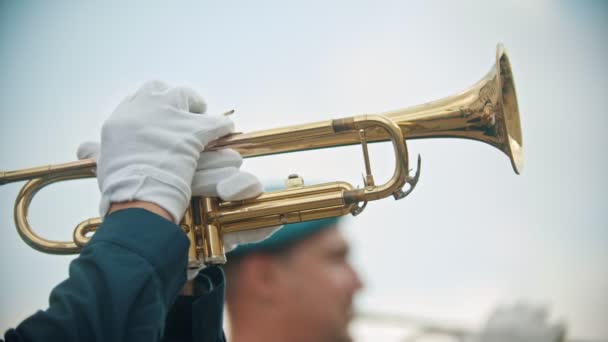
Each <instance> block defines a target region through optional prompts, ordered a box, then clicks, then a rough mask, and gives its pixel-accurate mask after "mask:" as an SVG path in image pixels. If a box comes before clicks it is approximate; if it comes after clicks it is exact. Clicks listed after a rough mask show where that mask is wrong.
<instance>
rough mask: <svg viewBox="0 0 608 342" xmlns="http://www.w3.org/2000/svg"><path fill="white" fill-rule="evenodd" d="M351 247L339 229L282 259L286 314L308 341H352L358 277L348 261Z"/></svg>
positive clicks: (281, 284)
mask: <svg viewBox="0 0 608 342" xmlns="http://www.w3.org/2000/svg"><path fill="white" fill-rule="evenodd" d="M348 252H349V248H348V244H347V242H346V241H345V240H344V237H343V236H342V234H341V233H340V231H339V230H338V229H337V228H335V227H334V228H328V229H324V230H323V231H321V232H320V233H317V234H315V235H313V236H312V237H310V238H308V239H306V240H303V241H301V242H299V243H298V244H296V245H295V246H293V247H292V248H291V250H290V251H289V254H288V256H287V258H285V259H282V260H280V261H279V262H280V263H281V264H280V275H281V276H280V281H279V287H280V289H279V293H280V296H282V302H283V309H284V310H285V314H286V315H290V316H291V315H292V316H293V319H294V320H297V323H296V324H294V325H296V326H297V328H298V329H299V330H302V331H301V332H300V333H296V332H295V331H294V335H295V334H298V335H299V336H306V335H307V334H308V335H309V337H310V338H309V339H307V340H309V341H350V340H351V338H350V335H349V333H348V324H349V322H350V320H351V319H352V316H353V309H352V301H353V296H354V294H355V293H356V292H357V291H358V290H359V289H361V287H362V283H361V280H360V279H359V276H358V275H357V273H356V272H355V270H354V269H353V268H352V266H351V265H350V263H349V261H348Z"/></svg>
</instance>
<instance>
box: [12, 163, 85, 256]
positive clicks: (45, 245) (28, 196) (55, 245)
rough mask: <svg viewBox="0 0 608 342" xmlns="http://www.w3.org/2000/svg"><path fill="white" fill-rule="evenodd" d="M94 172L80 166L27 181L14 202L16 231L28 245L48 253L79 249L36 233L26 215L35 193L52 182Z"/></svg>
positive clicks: (70, 242) (74, 245)
mask: <svg viewBox="0 0 608 342" xmlns="http://www.w3.org/2000/svg"><path fill="white" fill-rule="evenodd" d="M94 176H95V174H94V173H93V172H92V170H91V169H89V168H81V169H80V170H78V171H74V170H71V171H70V172H61V173H57V174H52V175H47V176H45V177H44V178H35V179H32V180H30V181H29V182H27V183H26V184H25V185H24V186H23V188H22V189H21V191H20V192H19V194H18V195H17V200H16V202H15V211H14V214H15V215H14V216H15V225H16V227H17V232H18V233H19V235H20V236H21V238H22V239H23V241H25V242H26V243H27V244H28V245H29V246H30V247H32V248H34V249H36V250H39V251H41V252H44V253H49V254H74V253H78V252H79V251H80V248H81V247H80V246H78V245H76V243H74V242H73V241H53V240H47V239H45V238H43V237H41V236H40V235H38V234H36V233H35V232H34V231H33V230H32V227H31V226H30V224H29V222H28V220H27V217H28V208H29V205H30V203H31V201H32V199H33V198H34V196H35V195H36V193H37V192H38V191H39V190H40V189H42V188H44V187H45V186H48V185H50V184H52V183H56V182H60V181H63V180H73V179H81V178H90V177H94Z"/></svg>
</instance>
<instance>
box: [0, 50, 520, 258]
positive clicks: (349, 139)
mask: <svg viewBox="0 0 608 342" xmlns="http://www.w3.org/2000/svg"><path fill="white" fill-rule="evenodd" d="M438 137H453V138H465V139H473V140H477V141H481V142H484V143H487V144H489V145H492V146H494V147H496V148H497V149H499V150H500V151H502V152H503V153H504V154H506V155H507V157H508V158H509V159H510V161H511V165H512V167H513V170H514V171H515V173H517V174H519V173H520V172H521V170H522V167H523V149H522V133H521V126H520V120H519V109H518V106H517V96H516V93H515V85H514V81H513V75H512V72H511V66H510V62H509V58H508V56H507V54H506V52H505V50H504V48H503V46H502V45H501V44H499V45H498V47H497V51H496V63H495V64H494V65H493V66H492V68H491V70H490V72H488V74H486V75H485V76H484V77H483V78H482V79H481V80H480V81H479V82H477V83H476V84H474V85H473V86H471V87H470V88H468V89H467V90H465V91H462V92H461V93H458V94H456V95H453V96H450V97H446V98H443V99H440V100H438V101H434V102H429V103H426V104H422V105H419V106H415V107H411V108H405V109H399V110H394V111H390V112H384V113H378V114H365V115H357V116H352V117H347V118H342V119H334V120H326V121H321V122H315V123H309V124H303V125H295V126H289V127H283V128H276V129H268V130H261V131H257V132H252V133H237V134H232V135H229V136H226V137H223V138H220V139H218V140H216V141H213V142H211V143H210V144H209V145H208V146H207V147H206V149H207V150H217V149H222V148H232V149H234V150H236V151H238V152H239V153H240V154H241V155H242V156H243V157H244V158H250V157H256V156H263V155H271V154H280V153H287V152H295V151H304V150H311V149H318V148H329V147H338V146H345V145H354V144H360V145H361V147H362V152H363V158H364V164H365V176H364V180H363V182H364V186H363V187H362V188H355V187H354V186H352V185H351V184H349V183H346V182H341V181H336V182H329V183H324V184H318V185H310V186H306V185H304V184H303V180H302V178H301V177H299V176H297V175H292V176H290V177H289V179H288V180H287V182H286V188H285V189H283V190H279V191H273V192H267V193H263V194H261V195H260V196H258V197H257V198H254V199H249V200H244V201H233V202H225V201H221V200H219V199H217V198H210V197H193V198H192V199H191V203H190V207H189V208H188V209H187V211H186V213H185V215H184V218H183V219H182V221H181V222H180V224H179V226H180V228H181V229H182V230H183V231H184V233H186V234H187V236H188V238H189V239H190V250H189V267H192V268H196V267H199V266H201V265H202V264H222V263H225V262H226V257H225V253H224V249H223V244H222V235H223V234H225V233H228V232H237V231H243V230H247V229H256V228H263V227H270V226H277V225H282V224H287V223H295V222H302V221H309V220H315V219H321V218H328V217H336V216H342V215H346V214H349V213H350V214H353V215H358V214H360V213H361V212H362V211H363V209H364V208H365V206H366V204H367V202H368V201H373V200H378V199H382V198H385V197H389V196H393V197H394V198H395V199H397V200H398V199H402V198H404V197H406V196H407V195H408V194H410V193H411V191H412V190H413V189H414V188H415V187H416V184H417V182H418V179H419V176H420V162H421V159H420V156H418V161H417V168H416V172H415V173H414V174H413V175H411V174H410V169H409V157H408V149H407V140H409V139H421V138H438ZM383 141H390V142H391V143H392V146H393V150H394V157H395V161H396V162H395V169H394V172H393V175H392V177H391V178H390V179H389V180H388V181H387V182H386V183H384V184H380V185H377V184H376V183H375V181H374V177H373V174H372V172H371V166H370V161H369V153H368V143H374V142H383ZM95 167H96V164H95V160H92V159H87V160H81V161H76V162H70V163H65V164H56V165H47V166H41V167H34V168H29V169H23V170H17V171H5V172H0V185H2V184H6V183H10V182H16V181H22V180H27V181H28V182H27V183H26V184H25V185H24V186H23V188H22V189H21V191H20V192H19V194H18V195H17V199H16V201H15V209H14V217H15V224H16V227H17V231H18V233H19V235H20V236H21V238H22V239H23V240H24V241H25V242H26V243H27V244H28V245H30V246H31V247H32V248H34V249H36V250H39V251H41V252H44V253H49V254H74V253H78V252H79V251H80V250H81V249H82V247H83V246H84V245H86V243H87V242H88V241H89V236H90V234H91V233H93V232H95V231H96V230H97V228H98V227H99V226H100V225H101V219H100V218H91V219H87V220H85V221H83V222H81V223H80V224H78V225H77V226H76V228H75V229H74V232H73V241H52V240H47V239H45V238H43V237H41V236H39V235H38V234H36V233H35V232H34V231H33V230H32V228H31V226H30V224H29V222H28V219H27V215H28V207H29V205H30V203H31V201H32V199H33V197H34V196H35V195H36V193H37V192H38V191H39V190H40V189H42V188H43V187H45V186H48V185H50V184H52V183H55V182H60V181H67V180H75V179H82V178H91V177H95Z"/></svg>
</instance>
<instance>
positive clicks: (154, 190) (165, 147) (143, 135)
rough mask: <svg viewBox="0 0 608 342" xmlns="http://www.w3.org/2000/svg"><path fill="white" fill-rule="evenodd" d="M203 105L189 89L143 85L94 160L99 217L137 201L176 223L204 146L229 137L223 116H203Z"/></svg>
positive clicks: (111, 121)
mask: <svg viewBox="0 0 608 342" xmlns="http://www.w3.org/2000/svg"><path fill="white" fill-rule="evenodd" d="M205 109H206V104H205V102H204V100H203V99H202V98H201V97H200V96H199V95H198V94H197V93H196V92H194V91H193V90H192V89H189V88H184V87H175V88H169V86H168V85H167V84H166V83H164V82H160V81H150V82H146V83H145V84H144V85H143V86H142V87H141V88H140V89H139V90H138V91H137V92H136V93H135V95H133V96H130V97H127V98H126V99H125V100H123V101H122V102H121V103H120V104H119V105H118V107H117V108H116V110H114V112H113V113H112V115H111V116H110V117H109V118H108V119H107V120H106V122H105V123H104V124H103V128H102V131H101V150H100V152H99V158H98V160H97V181H98V184H99V189H100V190H101V202H100V205H99V211H100V214H101V216H102V217H104V216H105V215H106V214H107V212H108V210H109V208H110V204H111V203H114V202H126V201H133V200H141V201H147V202H152V203H155V204H157V205H159V206H160V207H162V208H163V209H165V210H167V211H168V212H169V213H170V214H171V215H172V217H173V219H174V221H175V222H176V223H177V222H179V221H180V220H181V218H182V216H183V214H184V211H185V210H186V207H187V206H188V203H189V200H190V197H191V187H190V186H191V184H192V177H193V176H194V171H195V169H196V165H197V162H198V159H199V156H200V153H201V151H203V149H204V147H205V145H206V144H207V143H209V142H210V141H212V140H215V139H217V138H219V137H221V136H224V135H226V134H228V133H230V132H232V131H233V129H234V125H233V123H232V121H230V120H229V119H228V118H227V117H224V116H221V115H201V114H203V113H204V112H205Z"/></svg>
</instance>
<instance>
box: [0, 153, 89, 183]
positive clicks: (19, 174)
mask: <svg viewBox="0 0 608 342" xmlns="http://www.w3.org/2000/svg"><path fill="white" fill-rule="evenodd" d="M95 167H97V164H96V163H95V160H94V159H83V160H78V161H74V162H69V163H63V164H52V165H45V166H38V167H32V168H28V169H23V170H16V171H2V172H0V185H4V184H8V183H13V182H19V181H24V180H29V179H34V178H39V177H47V176H49V175H57V174H60V173H66V174H69V173H72V172H76V173H80V172H81V171H82V170H86V169H95Z"/></svg>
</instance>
